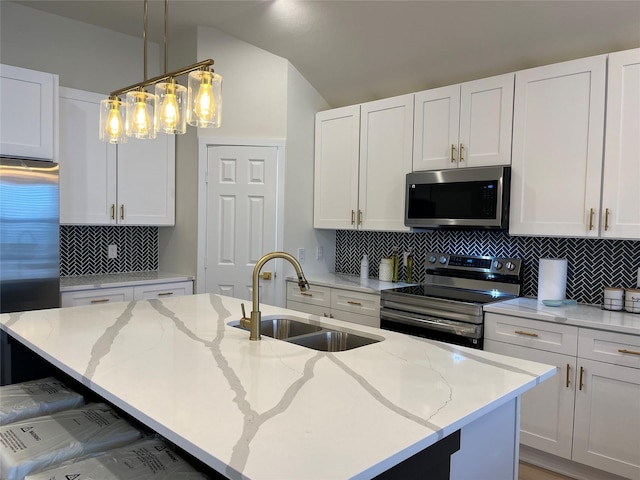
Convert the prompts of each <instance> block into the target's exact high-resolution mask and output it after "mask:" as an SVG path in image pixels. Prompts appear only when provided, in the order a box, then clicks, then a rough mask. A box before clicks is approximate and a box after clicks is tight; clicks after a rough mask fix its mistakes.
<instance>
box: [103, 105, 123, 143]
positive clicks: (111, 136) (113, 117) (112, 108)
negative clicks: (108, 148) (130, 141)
mask: <svg viewBox="0 0 640 480" xmlns="http://www.w3.org/2000/svg"><path fill="white" fill-rule="evenodd" d="M124 115H125V108H124V103H123V102H121V101H120V99H119V98H118V97H109V98H108V99H107V100H102V101H101V102H100V133H99V138H100V141H101V142H109V143H125V142H126V141H127V137H126V136H125V134H124V133H125V126H124Z"/></svg>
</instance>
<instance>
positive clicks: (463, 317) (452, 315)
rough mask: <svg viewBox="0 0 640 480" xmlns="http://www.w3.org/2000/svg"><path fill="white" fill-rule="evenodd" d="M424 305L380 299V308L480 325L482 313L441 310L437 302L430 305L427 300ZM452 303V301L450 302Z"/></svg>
mask: <svg viewBox="0 0 640 480" xmlns="http://www.w3.org/2000/svg"><path fill="white" fill-rule="evenodd" d="M423 303H424V304H425V305H426V308H425V307H423V306H419V305H409V304H405V303H401V302H394V301H393V300H385V299H382V301H381V306H382V308H381V310H386V308H385V307H389V308H391V309H392V310H395V311H402V312H408V313H415V314H417V315H420V316H426V317H428V318H446V319H447V320H452V321H454V322H455V321H458V322H466V323H475V324H477V325H480V324H481V323H482V314H480V315H479V316H478V315H470V314H467V313H459V312H454V311H449V310H442V309H440V308H437V307H438V306H439V305H438V302H433V306H430V305H429V304H428V303H427V302H423ZM451 304H453V302H451Z"/></svg>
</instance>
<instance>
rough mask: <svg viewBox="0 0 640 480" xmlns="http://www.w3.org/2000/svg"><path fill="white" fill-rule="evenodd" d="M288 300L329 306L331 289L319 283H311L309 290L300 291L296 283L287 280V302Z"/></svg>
mask: <svg viewBox="0 0 640 480" xmlns="http://www.w3.org/2000/svg"><path fill="white" fill-rule="evenodd" d="M289 300H293V301H295V302H300V303H307V304H309V305H317V306H321V307H326V308H331V289H330V288H328V287H321V286H319V285H311V288H310V289H309V290H307V291H306V292H301V291H300V288H298V284H297V283H295V282H287V302H288V301H289Z"/></svg>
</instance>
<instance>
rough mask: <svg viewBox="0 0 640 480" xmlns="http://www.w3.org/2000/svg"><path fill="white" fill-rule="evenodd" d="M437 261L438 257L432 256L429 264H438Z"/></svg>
mask: <svg viewBox="0 0 640 480" xmlns="http://www.w3.org/2000/svg"><path fill="white" fill-rule="evenodd" d="M436 260H437V258H436V256H435V255H431V256H430V257H429V263H436Z"/></svg>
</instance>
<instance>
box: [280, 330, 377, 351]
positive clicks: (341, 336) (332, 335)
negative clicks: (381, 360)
mask: <svg viewBox="0 0 640 480" xmlns="http://www.w3.org/2000/svg"><path fill="white" fill-rule="evenodd" d="M379 341H380V340H377V339H375V338H369V337H362V336H360V335H355V334H353V333H347V332H339V331H336V330H325V331H322V332H319V333H313V334H309V335H304V336H301V337H294V338H289V339H287V342H289V343H295V344H296V345H300V346H303V347H307V348H312V349H314V350H320V351H322V352H344V351H345V350H351V349H352V348H358V347H364V346H365V345H371V344H372V343H378V342H379Z"/></svg>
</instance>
